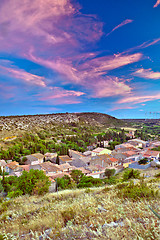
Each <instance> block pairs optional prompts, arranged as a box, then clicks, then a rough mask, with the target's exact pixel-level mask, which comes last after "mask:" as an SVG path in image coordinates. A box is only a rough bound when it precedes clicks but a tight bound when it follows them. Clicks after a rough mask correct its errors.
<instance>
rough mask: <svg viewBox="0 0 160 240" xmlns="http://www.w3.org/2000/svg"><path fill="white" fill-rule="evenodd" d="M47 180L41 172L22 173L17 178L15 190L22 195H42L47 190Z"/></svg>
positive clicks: (32, 170) (48, 183)
mask: <svg viewBox="0 0 160 240" xmlns="http://www.w3.org/2000/svg"><path fill="white" fill-rule="evenodd" d="M50 184H51V183H50V181H49V178H48V177H47V176H46V175H45V173H44V172H43V171H42V170H40V171H39V170H34V169H31V170H30V171H29V172H26V171H23V173H22V175H21V176H20V177H19V178H18V185H17V188H18V189H19V190H21V191H22V192H23V195H24V194H29V195H31V194H37V193H38V194H42V193H46V192H48V190H49V186H50Z"/></svg>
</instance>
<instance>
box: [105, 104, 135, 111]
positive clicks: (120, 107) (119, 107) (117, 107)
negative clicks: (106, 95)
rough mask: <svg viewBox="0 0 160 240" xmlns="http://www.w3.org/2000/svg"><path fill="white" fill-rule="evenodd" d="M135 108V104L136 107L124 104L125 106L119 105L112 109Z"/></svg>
mask: <svg viewBox="0 0 160 240" xmlns="http://www.w3.org/2000/svg"><path fill="white" fill-rule="evenodd" d="M134 108H136V107H135V106H134V107H133V106H127V105H124V106H122V105H118V106H115V107H113V108H112V109H111V110H110V111H116V110H120V109H134Z"/></svg>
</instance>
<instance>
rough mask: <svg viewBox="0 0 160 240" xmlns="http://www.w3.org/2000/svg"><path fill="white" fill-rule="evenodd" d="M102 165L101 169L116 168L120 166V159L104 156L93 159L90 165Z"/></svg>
mask: <svg viewBox="0 0 160 240" xmlns="http://www.w3.org/2000/svg"><path fill="white" fill-rule="evenodd" d="M97 164H98V165H100V166H101V167H104V168H107V167H116V166H118V159H116V158H114V157H111V156H109V155H106V154H103V155H98V156H95V157H93V158H92V160H91V162H90V165H97Z"/></svg>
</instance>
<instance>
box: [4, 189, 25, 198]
mask: <svg viewBox="0 0 160 240" xmlns="http://www.w3.org/2000/svg"><path fill="white" fill-rule="evenodd" d="M22 194H23V192H22V191H21V190H16V191H12V192H9V193H8V195H7V196H8V197H9V198H15V197H19V196H21V195H22Z"/></svg>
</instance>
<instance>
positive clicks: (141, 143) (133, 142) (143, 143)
mask: <svg viewBox="0 0 160 240" xmlns="http://www.w3.org/2000/svg"><path fill="white" fill-rule="evenodd" d="M128 143H130V144H131V145H133V146H135V147H140V148H145V147H146V146H147V142H146V141H143V140H141V139H131V140H129V141H128Z"/></svg>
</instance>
